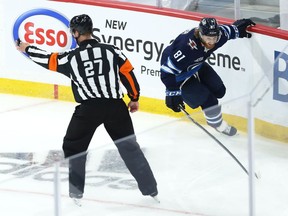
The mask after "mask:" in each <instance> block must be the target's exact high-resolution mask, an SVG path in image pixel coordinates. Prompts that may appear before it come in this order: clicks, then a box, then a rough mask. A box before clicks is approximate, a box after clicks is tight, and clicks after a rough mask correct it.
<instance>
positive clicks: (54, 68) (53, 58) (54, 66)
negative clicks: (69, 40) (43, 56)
mask: <svg viewBox="0 0 288 216" xmlns="http://www.w3.org/2000/svg"><path fill="white" fill-rule="evenodd" d="M57 57H58V53H52V54H51V56H50V59H49V66H48V68H49V70H52V71H57V66H58V63H57Z"/></svg>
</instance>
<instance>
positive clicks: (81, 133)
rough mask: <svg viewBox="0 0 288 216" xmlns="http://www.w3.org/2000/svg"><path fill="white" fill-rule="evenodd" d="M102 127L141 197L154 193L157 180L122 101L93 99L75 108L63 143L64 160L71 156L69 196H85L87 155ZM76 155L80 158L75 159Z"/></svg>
mask: <svg viewBox="0 0 288 216" xmlns="http://www.w3.org/2000/svg"><path fill="white" fill-rule="evenodd" d="M101 124H104V127H105V129H106V131H107V132H108V134H109V136H110V137H111V139H112V140H113V141H114V143H115V145H116V146H117V148H118V151H119V153H120V155H121V157H122V159H123V160H124V162H125V164H126V166H127V168H128V169H129V171H130V173H131V174H132V175H133V176H134V178H135V179H136V181H137V183H138V187H139V189H140V191H141V192H142V194H143V195H150V194H151V193H153V192H156V191H157V183H156V180H155V178H154V175H153V173H152V170H151V168H150V165H149V163H148V161H147V160H146V158H145V156H144V154H143V152H142V150H141V149H140V146H139V144H138V143H137V141H136V137H135V135H134V128H133V123H132V120H131V117H130V114H129V111H128V109H127V106H126V104H125V102H124V101H123V100H122V99H120V100H113V99H93V100H89V101H86V102H84V103H82V104H81V105H79V106H77V107H76V109H75V112H74V113H73V116H72V118H71V121H70V123H69V126H68V129H67V132H66V135H65V137H64V142H63V151H64V155H65V158H68V157H71V156H73V155H74V157H72V158H71V159H70V160H69V192H70V193H75V194H83V193H84V185H85V164H86V151H87V149H88V146H89V143H90V141H91V139H92V136H93V134H94V132H95V130H96V128H97V127H98V126H99V125H101ZM123 138H125V139H123ZM79 153H81V154H82V156H80V157H76V154H79ZM74 158H75V159H74Z"/></svg>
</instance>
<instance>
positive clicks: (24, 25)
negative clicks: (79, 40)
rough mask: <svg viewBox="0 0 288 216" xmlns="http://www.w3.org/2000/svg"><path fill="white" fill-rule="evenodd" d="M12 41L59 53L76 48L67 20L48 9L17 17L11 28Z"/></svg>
mask: <svg viewBox="0 0 288 216" xmlns="http://www.w3.org/2000/svg"><path fill="white" fill-rule="evenodd" d="M13 37H14V41H15V40H17V39H18V38H20V39H21V41H25V42H27V43H30V44H31V45H35V46H37V47H39V48H42V49H44V50H47V51H51V52H53V51H55V52H61V51H64V50H67V49H72V48H75V47H76V41H75V40H74V38H73V37H72V35H71V34H70V33H69V20H68V19H67V18H66V17H64V16H63V15H61V14H59V13H57V12H55V11H52V10H48V9H34V10H31V11H27V12H26V13H24V14H22V15H21V16H19V18H18V19H17V20H16V22H15V24H14V28H13Z"/></svg>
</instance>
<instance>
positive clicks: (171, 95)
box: [165, 90, 185, 112]
mask: <svg viewBox="0 0 288 216" xmlns="http://www.w3.org/2000/svg"><path fill="white" fill-rule="evenodd" d="M165 103H166V106H167V107H168V108H170V109H172V110H173V111H174V112H180V111H181V110H180V107H179V105H182V106H183V107H184V108H185V105H184V103H183V99H182V96H181V91H180V90H176V91H168V90H167V91H166V100H165Z"/></svg>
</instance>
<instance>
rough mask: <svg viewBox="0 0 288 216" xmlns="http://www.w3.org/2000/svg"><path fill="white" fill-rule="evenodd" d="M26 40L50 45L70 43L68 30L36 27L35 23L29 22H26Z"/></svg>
mask: <svg viewBox="0 0 288 216" xmlns="http://www.w3.org/2000/svg"><path fill="white" fill-rule="evenodd" d="M23 37H24V40H25V41H26V42H27V43H31V44H34V43H35V44H37V45H43V44H46V45H48V46H59V47H62V48H63V47H64V48H65V47H66V46H67V44H68V35H67V32H65V31H63V30H59V31H56V30H54V29H44V28H41V27H38V28H36V27H35V23H33V22H27V23H25V24H24V36H23Z"/></svg>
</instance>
